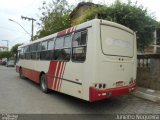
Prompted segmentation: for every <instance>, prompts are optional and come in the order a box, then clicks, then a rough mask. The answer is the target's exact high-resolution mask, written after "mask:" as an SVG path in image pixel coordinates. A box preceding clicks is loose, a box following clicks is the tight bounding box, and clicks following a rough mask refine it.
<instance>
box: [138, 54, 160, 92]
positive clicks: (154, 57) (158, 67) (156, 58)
mask: <svg viewBox="0 0 160 120" xmlns="http://www.w3.org/2000/svg"><path fill="white" fill-rule="evenodd" d="M137 63H138V67H137V84H138V86H140V87H145V88H150V89H154V90H160V54H150V55H141V56H138V62H137Z"/></svg>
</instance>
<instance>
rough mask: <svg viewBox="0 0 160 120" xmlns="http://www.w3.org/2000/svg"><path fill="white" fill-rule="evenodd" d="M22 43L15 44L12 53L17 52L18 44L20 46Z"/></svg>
mask: <svg viewBox="0 0 160 120" xmlns="http://www.w3.org/2000/svg"><path fill="white" fill-rule="evenodd" d="M20 45H22V44H19V43H18V44H15V45H14V46H13V47H12V48H11V53H12V54H13V55H14V54H16V53H17V49H18V46H20Z"/></svg>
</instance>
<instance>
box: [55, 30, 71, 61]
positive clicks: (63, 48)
mask: <svg viewBox="0 0 160 120" xmlns="http://www.w3.org/2000/svg"><path fill="white" fill-rule="evenodd" d="M68 36H70V40H71V46H70V47H64V45H65V38H66V37H68ZM60 37H63V46H62V48H56V41H57V39H58V38H60ZM65 49H70V57H69V60H66V59H62V60H58V59H55V58H54V57H55V51H56V50H60V51H61V50H65ZM71 52H72V33H70V34H66V35H64V36H58V37H56V38H55V43H54V50H53V60H54V61H64V62H69V61H70V60H71Z"/></svg>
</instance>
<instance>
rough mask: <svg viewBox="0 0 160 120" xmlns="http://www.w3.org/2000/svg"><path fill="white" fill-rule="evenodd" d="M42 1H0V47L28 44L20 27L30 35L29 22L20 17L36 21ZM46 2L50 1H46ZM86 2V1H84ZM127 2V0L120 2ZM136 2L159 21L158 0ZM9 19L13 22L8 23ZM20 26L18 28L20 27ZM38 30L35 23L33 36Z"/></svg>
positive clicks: (73, 0) (100, 0) (72, 0)
mask: <svg viewBox="0 0 160 120" xmlns="http://www.w3.org/2000/svg"><path fill="white" fill-rule="evenodd" d="M43 1H44V0H0V31H1V32H0V46H7V42H6V41H3V40H8V43H9V48H11V47H12V46H13V45H15V44H17V43H28V42H30V39H31V36H30V35H29V34H27V33H26V32H25V31H24V30H23V29H22V27H23V28H24V29H25V30H26V31H27V32H28V33H30V34H31V21H28V20H23V19H21V16H27V17H30V18H34V19H36V20H38V18H39V15H40V12H39V10H38V8H40V7H41V6H42V3H43ZM46 1H47V2H49V1H51V0H46ZM86 1H87V0H86ZM114 1H115V0H92V2H93V3H106V4H112V3H113V2H114ZM121 1H122V2H127V1H128V0H121ZM131 1H132V2H133V3H135V2H136V1H138V2H137V4H138V5H143V6H144V7H145V8H147V9H148V10H149V12H150V13H151V14H153V15H154V16H155V18H156V20H157V21H160V12H159V11H160V8H159V5H160V0H152V1H149V0H131ZM68 2H69V4H74V5H76V4H77V3H78V0H68ZM9 19H12V20H14V21H15V22H13V21H9ZM19 24H20V25H21V26H22V27H21V26H20V25H19ZM37 30H38V26H37V24H36V22H35V23H34V35H35V34H36V31H37Z"/></svg>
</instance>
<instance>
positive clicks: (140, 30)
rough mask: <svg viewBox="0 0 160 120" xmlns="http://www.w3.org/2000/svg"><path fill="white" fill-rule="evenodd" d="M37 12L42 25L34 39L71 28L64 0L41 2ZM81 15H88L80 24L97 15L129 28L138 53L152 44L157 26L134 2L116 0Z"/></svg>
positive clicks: (68, 11)
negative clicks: (135, 39)
mask: <svg viewBox="0 0 160 120" xmlns="http://www.w3.org/2000/svg"><path fill="white" fill-rule="evenodd" d="M40 10H41V12H42V15H41V17H40V19H39V20H40V22H41V24H40V30H39V31H38V32H37V35H36V36H35V38H40V37H43V36H46V35H49V34H53V33H55V32H57V31H60V30H63V29H66V28H68V27H70V26H71V20H70V18H69V14H70V12H71V10H72V7H71V6H69V5H68V2H67V1H66V0H52V3H48V4H47V3H46V2H44V3H43V6H42V8H40ZM84 14H87V15H86V17H85V18H84V19H83V20H82V21H79V23H82V22H85V21H88V20H91V19H94V18H95V16H97V17H98V18H100V19H105V20H109V21H113V22H117V23H120V24H122V25H124V26H127V27H129V28H131V29H132V30H134V31H135V32H136V33H137V46H138V49H139V50H141V51H143V50H144V48H145V47H147V46H149V45H150V44H151V43H153V39H154V38H153V31H154V30H155V27H156V26H157V24H158V23H157V21H155V19H154V17H153V16H152V15H151V14H149V12H148V11H147V9H146V8H144V7H143V6H138V5H137V3H132V2H131V1H130V0H129V1H128V3H122V2H120V1H119V0H117V1H115V3H113V4H112V5H110V6H107V5H99V6H98V7H97V6H96V7H93V8H92V9H91V10H89V11H88V12H87V13H84Z"/></svg>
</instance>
